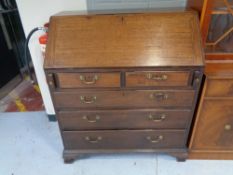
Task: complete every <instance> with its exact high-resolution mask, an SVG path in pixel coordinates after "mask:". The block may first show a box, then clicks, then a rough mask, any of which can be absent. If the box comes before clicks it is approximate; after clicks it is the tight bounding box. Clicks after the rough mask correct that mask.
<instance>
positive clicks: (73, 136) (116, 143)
mask: <svg viewBox="0 0 233 175" xmlns="http://www.w3.org/2000/svg"><path fill="white" fill-rule="evenodd" d="M62 135H63V140H64V147H65V149H105V150H106V149H157V148H160V149H167V148H184V147H185V131H183V130H109V131H64V132H63V133H62Z"/></svg>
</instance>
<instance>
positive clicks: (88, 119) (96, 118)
mask: <svg viewBox="0 0 233 175" xmlns="http://www.w3.org/2000/svg"><path fill="white" fill-rule="evenodd" d="M83 120H87V121H88V122H89V123H96V122H97V121H98V120H100V116H98V115H96V116H95V119H93V120H92V119H90V118H89V117H88V116H86V115H84V116H83Z"/></svg>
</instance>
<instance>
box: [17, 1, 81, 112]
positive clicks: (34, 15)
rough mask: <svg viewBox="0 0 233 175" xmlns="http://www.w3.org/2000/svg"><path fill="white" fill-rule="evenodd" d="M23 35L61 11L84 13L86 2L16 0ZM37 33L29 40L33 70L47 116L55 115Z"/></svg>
mask: <svg viewBox="0 0 233 175" xmlns="http://www.w3.org/2000/svg"><path fill="white" fill-rule="evenodd" d="M16 2H17V5H18V9H19V13H20V17H21V20H22V24H23V28H24V32H25V35H26V36H27V35H28V34H29V32H30V31H31V30H32V29H33V28H35V27H38V26H43V25H44V23H46V22H48V21H49V17H50V16H51V15H53V14H56V13H58V12H61V11H70V10H79V11H86V0H16ZM40 34H41V33H40V32H38V33H36V34H35V35H33V37H32V38H31V40H30V43H29V48H30V52H31V57H32V62H33V65H34V68H35V73H36V76H37V80H38V84H39V87H40V90H41V94H42V98H43V101H44V104H45V109H46V112H47V114H50V115H53V114H55V112H54V108H53V104H52V101H51V96H50V93H49V89H48V85H47V83H46V79H45V74H44V70H43V57H42V54H41V52H40V46H39V43H38V37H39V35H40Z"/></svg>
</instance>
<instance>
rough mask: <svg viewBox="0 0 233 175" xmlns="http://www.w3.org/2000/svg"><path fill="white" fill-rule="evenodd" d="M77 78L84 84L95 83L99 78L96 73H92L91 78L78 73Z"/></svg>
mask: <svg viewBox="0 0 233 175" xmlns="http://www.w3.org/2000/svg"><path fill="white" fill-rule="evenodd" d="M79 78H80V80H81V82H82V83H83V84H86V85H91V84H95V83H96V81H97V80H98V79H99V77H98V75H94V76H93V77H92V79H91V80H87V77H86V76H84V75H80V76H79Z"/></svg>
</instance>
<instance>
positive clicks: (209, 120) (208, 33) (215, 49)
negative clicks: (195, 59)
mask: <svg viewBox="0 0 233 175" xmlns="http://www.w3.org/2000/svg"><path fill="white" fill-rule="evenodd" d="M202 2H203V3H202ZM202 2H201V1H196V2H195V3H194V1H190V2H189V6H190V7H195V6H196V8H195V9H199V11H200V14H201V15H200V18H201V24H200V25H201V30H202V37H203V41H204V46H205V57H206V67H205V76H206V79H205V82H204V88H203V92H202V95H201V99H200V103H199V107H198V111H197V117H196V120H195V123H194V129H193V132H192V137H191V142H190V145H189V148H190V154H189V157H190V158H191V159H233V141H232V140H233V139H232V138H233V129H232V127H233V123H232V122H233V9H232V7H233V1H232V0H205V1H202ZM201 4H202V5H203V6H202V8H198V7H200V6H201ZM200 9H202V10H200Z"/></svg>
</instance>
